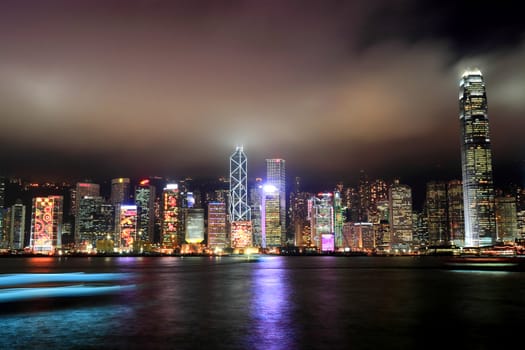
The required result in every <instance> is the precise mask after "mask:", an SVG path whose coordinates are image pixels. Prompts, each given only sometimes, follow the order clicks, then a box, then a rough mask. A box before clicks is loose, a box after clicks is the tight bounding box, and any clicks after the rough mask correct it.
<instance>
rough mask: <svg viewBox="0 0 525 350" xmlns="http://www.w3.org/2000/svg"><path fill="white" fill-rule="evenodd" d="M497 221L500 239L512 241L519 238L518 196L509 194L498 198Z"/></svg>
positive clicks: (507, 241)
mask: <svg viewBox="0 0 525 350" xmlns="http://www.w3.org/2000/svg"><path fill="white" fill-rule="evenodd" d="M496 223H497V226H498V241H501V242H504V243H512V242H514V241H515V240H516V238H518V215H517V212H516V197H514V196H509V195H508V196H505V197H497V198H496Z"/></svg>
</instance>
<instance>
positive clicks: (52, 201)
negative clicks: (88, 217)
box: [29, 196, 64, 254]
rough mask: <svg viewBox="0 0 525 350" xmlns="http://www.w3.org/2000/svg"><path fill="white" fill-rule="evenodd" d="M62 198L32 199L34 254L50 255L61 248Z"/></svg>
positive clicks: (31, 240) (30, 243)
mask: <svg viewBox="0 0 525 350" xmlns="http://www.w3.org/2000/svg"><path fill="white" fill-rule="evenodd" d="M63 203H64V199H63V197H62V196H48V197H35V198H33V210H32V214H31V239H30V242H29V245H30V246H31V250H32V251H33V252H34V253H39V254H52V253H54V252H55V250H56V249H57V248H60V247H61V246H62V216H63Z"/></svg>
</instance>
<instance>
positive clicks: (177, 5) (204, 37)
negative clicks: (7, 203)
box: [0, 0, 525, 185]
mask: <svg viewBox="0 0 525 350" xmlns="http://www.w3.org/2000/svg"><path fill="white" fill-rule="evenodd" d="M495 3H496V2H494V4H495ZM423 4H424V5H423ZM494 4H492V5H488V4H485V2H479V1H476V2H474V1H465V2H463V3H459V2H456V1H436V2H431V1H417V0H414V1H411V0H407V1H391V0H389V1H373V0H372V1H371V0H363V1H321V0H319V1H304V0H298V1H285V0H281V1H262V0H254V1H193V0H192V1H146V0H143V1H132V0H121V1H115V0H105V1H95V0H91V1H73V0H69V1H68V0H64V1H46V0H35V1H23V0H15V1H8V0H2V1H1V2H0V121H1V129H0V130H1V136H0V149H1V154H0V172H1V173H2V174H3V175H9V176H10V175H15V176H22V177H27V178H32V179H49V178H53V177H58V178H85V177H99V178H107V179H110V178H112V177H116V176H128V177H139V176H148V175H160V176H169V177H172V178H183V177H185V176H192V177H194V178H199V177H218V176H221V175H227V173H228V170H229V161H228V158H229V156H230V154H231V153H232V152H233V151H234V149H235V146H236V145H240V144H242V145H244V150H245V152H246V154H247V156H248V167H249V169H248V173H249V176H250V177H256V176H258V177H264V176H265V162H264V159H266V158H277V157H279V158H284V159H286V162H287V163H286V164H287V173H288V175H289V176H290V177H292V176H301V177H302V178H303V179H304V181H305V182H307V183H308V182H310V183H315V182H319V184H320V185H322V184H329V183H335V182H337V181H338V180H343V181H345V182H348V183H356V182H357V179H358V177H359V170H360V169H364V170H365V171H366V172H367V173H368V174H369V176H370V177H371V178H374V177H381V178H384V179H386V180H390V179H392V178H393V177H396V176H397V177H400V178H401V182H405V183H409V184H411V182H417V181H426V180H430V179H455V178H461V164H460V136H459V130H460V129H459V120H458V86H459V84H458V83H459V79H460V76H461V74H462V72H463V71H464V70H465V69H466V68H468V67H478V68H480V69H481V70H482V72H483V74H484V77H485V82H486V87H487V98H488V103H489V120H490V123H491V135H492V145H493V156H494V164H495V180H496V182H497V183H501V184H503V183H506V182H508V181H515V182H518V183H519V184H521V185H525V182H524V181H523V179H524V178H525V173H524V170H525V168H524V167H523V166H521V164H522V163H523V160H524V159H525V141H524V140H525V136H524V133H523V132H524V130H525V64H524V62H525V21H524V20H523V18H522V13H521V11H519V10H518V7H516V6H513V3H512V2H510V1H509V2H497V5H494Z"/></svg>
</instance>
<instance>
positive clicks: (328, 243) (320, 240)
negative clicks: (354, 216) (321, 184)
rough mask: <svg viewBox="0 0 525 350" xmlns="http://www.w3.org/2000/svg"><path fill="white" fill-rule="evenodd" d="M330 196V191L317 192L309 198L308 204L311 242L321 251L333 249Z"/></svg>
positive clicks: (332, 215)
mask: <svg viewBox="0 0 525 350" xmlns="http://www.w3.org/2000/svg"><path fill="white" fill-rule="evenodd" d="M332 197H333V194H332V193H319V195H318V196H316V197H312V198H311V199H310V201H311V204H309V209H310V227H311V235H312V244H313V245H314V246H316V247H317V249H319V250H320V251H323V252H333V251H334V250H335V246H334V245H335V239H334V208H333V204H332V203H333V202H332V201H333V198H332ZM341 229H342V227H341ZM341 234H342V232H341ZM341 240H342V237H341Z"/></svg>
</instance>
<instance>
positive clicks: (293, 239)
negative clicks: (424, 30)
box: [0, 70, 525, 254]
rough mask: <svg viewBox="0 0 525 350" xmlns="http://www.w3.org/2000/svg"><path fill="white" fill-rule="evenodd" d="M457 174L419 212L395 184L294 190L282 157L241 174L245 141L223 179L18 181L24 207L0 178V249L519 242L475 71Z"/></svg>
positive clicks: (316, 248)
mask: <svg viewBox="0 0 525 350" xmlns="http://www.w3.org/2000/svg"><path fill="white" fill-rule="evenodd" d="M459 106H460V113H459V121H460V128H461V136H462V148H461V156H462V158H461V159H462V179H461V180H459V179H457V180H451V181H443V182H440V181H433V182H429V183H427V185H426V198H425V201H424V205H423V209H422V210H420V211H415V210H414V209H413V203H412V202H413V201H412V189H411V188H410V187H409V186H408V185H405V184H402V183H400V181H399V180H398V179H394V180H393V181H391V182H387V181H385V180H383V179H369V178H368V177H367V175H366V173H365V172H364V171H362V172H361V174H360V178H359V183H358V185H357V186H356V187H347V186H345V185H344V184H342V183H339V184H336V185H335V186H334V188H333V189H331V190H330V191H325V192H319V193H311V192H304V191H302V190H301V181H300V178H299V177H296V178H295V180H294V181H293V183H292V184H290V183H288V184H287V182H286V179H287V177H286V169H285V164H286V162H285V160H284V159H267V160H266V178H265V179H264V180H263V178H256V179H255V181H249V178H248V160H247V156H246V154H245V153H244V150H243V147H236V149H235V151H234V152H233V154H232V155H231V157H230V175H229V178H221V179H219V180H218V181H217V182H215V183H211V184H210V183H207V184H205V185H203V184H196V183H195V182H193V181H192V180H191V179H184V180H181V181H172V180H169V179H161V178H148V179H143V180H140V181H137V182H136V183H133V186H132V181H131V180H130V179H129V178H116V179H112V180H111V185H110V187H111V188H110V191H109V194H107V195H103V194H102V193H101V186H100V184H96V183H92V182H87V181H86V182H78V183H76V184H75V185H74V186H69V185H67V184H63V185H61V186H60V185H56V184H24V185H23V184H22V183H21V182H20V180H16V179H12V180H10V181H9V182H7V185H9V184H11V185H13V184H17V185H18V186H19V187H20V188H21V189H22V192H23V191H25V192H26V193H34V192H35V191H34V190H35V189H39V190H41V189H43V188H47V189H48V190H49V191H48V192H53V190H54V192H55V193H50V194H48V195H35V196H32V197H31V203H27V201H26V203H24V202H23V201H22V200H17V201H15V203H12V204H10V205H9V206H7V208H4V206H5V193H6V181H5V179H3V180H1V181H0V207H1V208H2V210H0V214H1V215H0V245H1V247H2V248H4V249H11V250H22V249H24V248H25V249H26V250H28V251H31V252H33V253H39V254H55V253H57V252H62V251H65V250H70V251H77V252H86V253H92V252H104V253H114V252H133V253H144V252H160V253H173V252H180V253H209V254H223V253H228V252H230V253H247V252H251V251H264V252H270V253H271V252H280V251H281V250H286V251H295V252H305V253H332V252H354V251H357V252H378V253H410V252H413V251H415V250H421V249H429V248H432V247H459V248H480V247H493V246H495V245H498V244H503V245H505V244H506V245H519V244H520V242H521V241H522V239H523V238H525V200H524V199H525V191H524V190H523V189H521V188H515V191H514V192H512V193H507V194H506V195H504V196H503V195H502V194H501V193H499V192H498V191H497V190H496V189H495V188H494V183H493V177H492V153H491V144H490V134H489V122H488V116H487V98H486V92H485V84H484V81H483V76H482V74H481V72H480V71H479V70H472V71H467V72H465V74H464V75H463V77H462V79H461V81H460V94H459Z"/></svg>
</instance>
